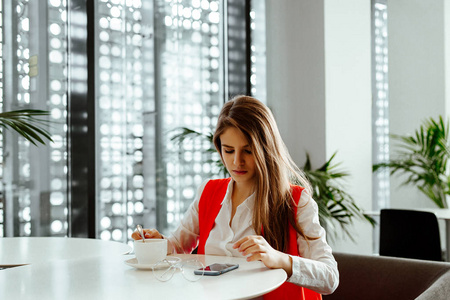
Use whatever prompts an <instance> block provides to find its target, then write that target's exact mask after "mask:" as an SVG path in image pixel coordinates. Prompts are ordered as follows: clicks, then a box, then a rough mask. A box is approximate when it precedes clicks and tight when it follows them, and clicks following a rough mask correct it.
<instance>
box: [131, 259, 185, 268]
mask: <svg viewBox="0 0 450 300" xmlns="http://www.w3.org/2000/svg"><path fill="white" fill-rule="evenodd" d="M166 260H167V261H169V262H170V263H177V262H179V261H181V258H179V257H175V256H172V257H169V256H168V257H166ZM124 263H125V264H127V265H129V266H131V267H133V268H136V269H142V270H151V269H152V268H153V266H154V265H156V264H140V263H139V262H138V260H137V258H136V257H133V258H130V259H128V260H126V261H124Z"/></svg>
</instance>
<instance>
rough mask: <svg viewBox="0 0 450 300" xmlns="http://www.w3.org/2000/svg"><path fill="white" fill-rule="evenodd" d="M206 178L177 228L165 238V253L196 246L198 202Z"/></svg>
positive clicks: (182, 250)
mask: <svg viewBox="0 0 450 300" xmlns="http://www.w3.org/2000/svg"><path fill="white" fill-rule="evenodd" d="M207 183H208V180H206V181H204V182H203V183H202V184H201V185H200V187H199V189H198V191H197V195H196V197H195V199H194V201H193V202H192V203H191V205H190V206H189V208H188V210H187V211H186V213H185V214H184V217H183V219H182V220H181V222H180V225H179V226H178V228H177V229H176V230H175V231H174V232H172V234H171V235H170V237H165V238H166V239H167V242H168V243H167V254H173V253H191V252H192V250H194V249H195V247H197V244H198V238H199V225H198V224H199V223H198V204H199V202H200V197H201V195H202V193H203V189H204V188H205V186H206V184H207Z"/></svg>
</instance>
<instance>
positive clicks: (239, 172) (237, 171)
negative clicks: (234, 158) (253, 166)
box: [233, 170, 247, 175]
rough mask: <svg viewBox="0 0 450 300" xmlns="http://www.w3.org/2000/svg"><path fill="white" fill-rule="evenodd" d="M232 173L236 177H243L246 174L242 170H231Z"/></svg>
mask: <svg viewBox="0 0 450 300" xmlns="http://www.w3.org/2000/svg"><path fill="white" fill-rule="evenodd" d="M233 173H234V174H236V175H244V174H246V173H247V171H242V170H233Z"/></svg>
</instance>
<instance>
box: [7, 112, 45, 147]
mask: <svg viewBox="0 0 450 300" xmlns="http://www.w3.org/2000/svg"><path fill="white" fill-rule="evenodd" d="M48 115H49V112H47V111H44V110H36V109H23V110H14V111H7V112H2V113H0V126H1V127H3V128H5V129H12V130H14V131H16V132H17V133H18V134H20V135H21V136H22V137H24V138H25V139H27V140H28V141H30V142H31V143H32V144H34V145H37V143H40V144H43V145H45V141H44V139H47V140H49V141H52V142H53V140H52V137H51V134H50V133H49V132H48V131H47V130H45V129H43V128H42V126H44V125H46V124H48V123H49V121H48V120H47V119H42V118H40V117H46V116H48Z"/></svg>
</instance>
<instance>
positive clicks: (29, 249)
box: [0, 237, 132, 267]
mask: <svg viewBox="0 0 450 300" xmlns="http://www.w3.org/2000/svg"><path fill="white" fill-rule="evenodd" d="M131 250H132V249H131V247H130V246H129V245H127V244H124V243H119V242H113V241H102V240H96V239H85V238H64V237H13V238H0V267H1V266H4V267H12V266H19V265H26V264H34V263H38V262H43V261H49V260H58V259H64V260H65V259H72V258H88V257H97V256H105V255H117V254H126V253H129V252H130V251H131Z"/></svg>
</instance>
